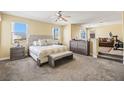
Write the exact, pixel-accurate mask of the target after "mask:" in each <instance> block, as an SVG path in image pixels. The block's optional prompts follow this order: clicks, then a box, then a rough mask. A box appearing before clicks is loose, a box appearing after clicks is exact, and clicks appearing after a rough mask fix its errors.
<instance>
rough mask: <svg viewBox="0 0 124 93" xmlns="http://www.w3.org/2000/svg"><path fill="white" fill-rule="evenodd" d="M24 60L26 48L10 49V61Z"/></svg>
mask: <svg viewBox="0 0 124 93" xmlns="http://www.w3.org/2000/svg"><path fill="white" fill-rule="evenodd" d="M22 58H25V48H24V47H19V48H11V49H10V60H17V59H22Z"/></svg>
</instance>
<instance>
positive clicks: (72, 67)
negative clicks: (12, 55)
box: [0, 54, 124, 81]
mask: <svg viewBox="0 0 124 93" xmlns="http://www.w3.org/2000/svg"><path fill="white" fill-rule="evenodd" d="M0 80H34V81H35V80H55V81H56V80H66V81H68V80H69V81H70V80H73V81H79V80H124V65H123V64H121V63H117V62H114V61H109V60H104V59H94V58H92V57H87V56H82V55H78V54H75V55H74V60H72V61H69V62H68V61H66V63H64V64H61V65H59V66H57V67H56V68H51V67H49V65H48V64H44V65H43V66H42V67H38V66H37V64H36V63H35V62H34V61H33V60H32V58H25V59H22V60H17V61H11V62H10V61H8V62H1V63H0Z"/></svg>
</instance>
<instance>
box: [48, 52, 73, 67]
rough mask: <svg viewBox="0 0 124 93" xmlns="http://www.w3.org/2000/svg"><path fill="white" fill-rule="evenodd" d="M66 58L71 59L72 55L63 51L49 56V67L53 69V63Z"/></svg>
mask: <svg viewBox="0 0 124 93" xmlns="http://www.w3.org/2000/svg"><path fill="white" fill-rule="evenodd" d="M66 57H69V58H71V59H73V53H72V52H71V51H65V52H61V53H56V54H51V55H49V57H48V61H49V65H50V66H52V67H55V61H57V60H59V59H63V58H66Z"/></svg>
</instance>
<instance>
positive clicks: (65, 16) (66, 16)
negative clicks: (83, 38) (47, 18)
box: [63, 16, 71, 18]
mask: <svg viewBox="0 0 124 93" xmlns="http://www.w3.org/2000/svg"><path fill="white" fill-rule="evenodd" d="M63 17H65V18H69V17H71V16H63Z"/></svg>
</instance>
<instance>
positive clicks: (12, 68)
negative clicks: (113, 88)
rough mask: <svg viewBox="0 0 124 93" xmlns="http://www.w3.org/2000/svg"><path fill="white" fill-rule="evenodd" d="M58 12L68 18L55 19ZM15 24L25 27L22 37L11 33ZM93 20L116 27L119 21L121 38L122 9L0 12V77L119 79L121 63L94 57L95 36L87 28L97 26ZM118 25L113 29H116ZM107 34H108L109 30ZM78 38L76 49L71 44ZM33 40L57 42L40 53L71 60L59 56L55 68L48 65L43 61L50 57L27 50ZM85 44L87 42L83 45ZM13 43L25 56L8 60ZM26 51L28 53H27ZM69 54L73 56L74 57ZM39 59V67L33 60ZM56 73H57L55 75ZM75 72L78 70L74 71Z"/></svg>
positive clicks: (5, 78) (121, 77) (95, 51)
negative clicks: (116, 10) (57, 52)
mask: <svg viewBox="0 0 124 93" xmlns="http://www.w3.org/2000/svg"><path fill="white" fill-rule="evenodd" d="M56 13H57V15H56ZM60 13H62V15H65V16H67V19H64V21H63V19H62V18H60V19H57V21H56V17H57V18H58V15H59V16H60ZM91 14H92V15H91ZM41 15H42V16H41ZM111 15H113V16H111ZM82 16H83V17H82ZM108 19H109V20H108ZM51 20H52V21H51ZM67 20H68V21H67ZM101 21H102V22H101ZM18 24H19V25H21V26H22V27H23V28H24V29H25V33H24V34H26V35H24V37H25V38H21V39H20V37H18V39H14V38H15V37H16V38H17V36H16V34H13V30H15V29H14V27H15V28H16V25H18ZM96 24H97V25H103V26H105V25H106V24H107V26H108V25H110V24H112V25H114V26H113V27H115V24H117V26H118V25H119V27H118V28H119V32H120V33H117V34H118V36H119V39H120V38H121V41H123V38H122V37H123V36H122V35H123V34H121V33H122V30H121V28H122V27H121V25H122V12H99V11H98V12H95V11H94V12H90V11H89V12H83V11H82V12H81V11H80V12H69V11H67V12H66V11H46V12H45V11H44V12H43V11H41V12H13V11H10V12H7V11H6V12H1V21H0V51H1V52H0V60H1V61H0V62H1V64H0V69H1V70H0V74H1V75H2V76H1V78H0V80H122V79H123V77H124V76H123V74H122V72H121V71H123V70H124V66H123V64H122V63H117V62H115V61H110V60H106V59H101V58H96V56H97V52H98V49H97V47H98V46H97V43H96V40H94V38H90V31H89V29H90V30H92V31H91V32H92V33H94V29H95V28H94V27H96ZM17 27H18V26H17ZM91 27H92V29H91ZM113 27H112V28H113ZM118 28H117V29H116V30H118ZM17 30H18V29H17ZM98 30H99V29H98ZM112 30H113V29H112ZM112 30H111V31H112ZM101 31H102V30H101ZM111 31H109V32H111ZM55 33H56V34H55ZM112 34H113V32H112ZM100 35H101V32H99V33H98V31H97V32H96V35H95V36H96V37H97V36H100ZM102 35H103V34H102ZM106 35H108V33H107V34H106ZM39 39H45V41H44V40H40V41H39ZM46 39H47V40H46ZM50 39H54V41H49V40H50ZM95 39H96V38H95ZM80 40H81V47H80V48H79V49H76V48H75V47H74V46H75V45H76V43H77V42H78V41H80ZM34 41H39V45H41V44H42V43H45V44H46V42H47V44H48V42H49V44H50V43H51V42H52V44H53V43H54V44H56V43H57V44H58V46H59V48H58V46H55V47H54V46H52V47H51V46H50V47H47V49H46V50H47V52H44V53H43V54H41V55H42V56H44V54H45V53H46V55H45V56H48V54H51V55H52V54H53V55H52V56H51V57H56V56H57V58H60V57H63V55H64V56H65V55H66V56H67V57H69V59H70V58H71V60H66V61H65V60H64V61H63V60H62V63H60V64H58V66H55V68H52V67H50V66H49V64H48V63H46V61H48V60H49V59H48V58H44V59H43V58H42V57H41V55H40V57H41V58H40V57H34V56H33V55H32V54H31V53H30V48H29V45H30V44H34V45H36V43H37V42H34ZM73 41H74V42H73ZM82 41H83V42H82ZM85 41H86V42H85ZM88 41H90V42H88ZM41 42H42V43H41ZM71 42H72V43H71ZM82 43H83V45H82ZM90 43H92V44H90ZM71 44H72V45H71ZM73 44H74V45H73ZM84 44H85V45H86V46H84ZM79 45H80V44H79ZM15 46H19V48H20V46H23V48H22V47H21V50H19V49H15V48H14V51H16V52H17V51H23V52H24V53H23V54H24V55H23V56H22V58H23V57H24V56H26V57H25V58H24V59H20V57H19V60H14V59H16V58H17V56H16V57H14V59H12V61H9V59H10V58H11V56H12V55H13V54H11V51H12V50H13V49H12V50H11V48H13V47H15ZM61 46H63V48H60V47H61ZM64 46H66V47H67V48H64ZM24 47H25V49H24ZM45 48H46V46H45ZM53 48H54V50H53ZM70 48H71V49H70ZM31 50H32V49H31ZM38 50H41V49H37V51H36V53H38ZM43 50H44V49H43ZM67 50H72V51H73V52H74V53H72V52H70V51H68V52H67ZM80 50H82V52H80ZM44 51H45V50H44ZM51 51H53V52H51ZM56 51H65V52H64V53H65V54H62V53H59V54H58V55H54V53H56ZM19 53H20V52H17V53H16V55H19ZM80 54H83V55H80ZM29 55H30V56H31V57H28V56H29ZM59 55H62V56H59ZM68 55H69V56H68ZM86 55H88V56H86ZM72 56H73V57H74V58H73V59H72ZM92 56H93V57H92ZM32 57H33V58H32ZM12 58H13V57H12ZM38 59H39V60H38ZM42 60H43V63H44V62H45V64H43V65H41V67H39V66H38V65H37V64H36V62H37V63H38V64H39V63H42ZM44 60H45V61H44ZM38 61H39V62H38ZM94 62H95V64H94ZM57 63H59V61H58V62H57ZM111 64H112V66H111ZM54 65H55V64H54ZM52 66H53V64H52ZM108 66H111V67H110V69H108V68H107V67H108ZM116 66H117V67H118V69H115V68H114V67H116ZM99 67H102V68H101V69H99V71H98V68H99ZM106 70H107V71H106ZM115 70H117V71H115ZM86 71H87V72H86ZM4 72H6V73H4ZM18 72H19V73H18ZM101 72H104V73H101ZM55 73H57V74H56V75H55ZM75 73H77V74H76V75H75ZM108 73H110V75H108ZM117 73H118V74H117ZM39 74H41V75H39ZM52 74H53V75H52ZM79 75H80V76H79ZM94 75H96V76H94ZM112 75H114V76H112ZM102 77H103V78H102Z"/></svg>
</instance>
